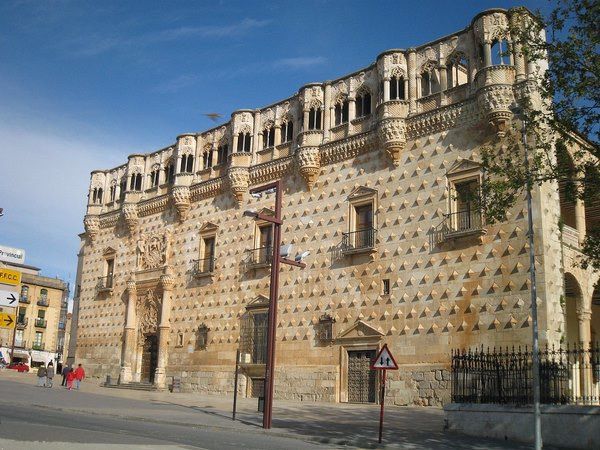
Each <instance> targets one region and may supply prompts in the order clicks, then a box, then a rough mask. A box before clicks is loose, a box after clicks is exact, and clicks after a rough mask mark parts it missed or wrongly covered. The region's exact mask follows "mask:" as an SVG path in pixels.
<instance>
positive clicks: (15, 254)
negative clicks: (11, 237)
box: [0, 245, 25, 264]
mask: <svg viewBox="0 0 600 450" xmlns="http://www.w3.org/2000/svg"><path fill="white" fill-rule="evenodd" d="M0 261H4V262H9V263H17V264H25V250H23V249H22V248H12V247H6V246H5V245H0Z"/></svg>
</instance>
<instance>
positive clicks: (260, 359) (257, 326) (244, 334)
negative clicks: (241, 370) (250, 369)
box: [240, 312, 268, 364]
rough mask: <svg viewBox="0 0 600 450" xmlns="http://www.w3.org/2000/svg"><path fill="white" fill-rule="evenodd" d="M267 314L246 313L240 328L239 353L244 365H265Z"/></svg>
mask: <svg viewBox="0 0 600 450" xmlns="http://www.w3.org/2000/svg"><path fill="white" fill-rule="evenodd" d="M267 317H268V315H267V313H266V312H255V313H247V314H246V315H245V316H244V317H243V318H242V322H241V327H240V353H242V354H243V355H246V356H245V357H244V358H245V360H244V362H245V363H249V364H265V363H266V361H267Z"/></svg>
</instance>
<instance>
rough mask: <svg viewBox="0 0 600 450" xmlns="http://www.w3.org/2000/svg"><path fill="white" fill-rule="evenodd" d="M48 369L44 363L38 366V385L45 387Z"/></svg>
mask: <svg viewBox="0 0 600 450" xmlns="http://www.w3.org/2000/svg"><path fill="white" fill-rule="evenodd" d="M47 373H48V371H47V370H46V366H44V365H43V364H42V365H41V366H40V367H38V371H37V376H38V384H37V385H38V387H44V386H45V385H46V374H47Z"/></svg>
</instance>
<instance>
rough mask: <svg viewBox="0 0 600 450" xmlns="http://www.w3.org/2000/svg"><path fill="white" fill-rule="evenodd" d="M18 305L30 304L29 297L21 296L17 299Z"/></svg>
mask: <svg viewBox="0 0 600 450" xmlns="http://www.w3.org/2000/svg"><path fill="white" fill-rule="evenodd" d="M19 303H30V302H29V297H28V296H26V295H21V296H20V297H19Z"/></svg>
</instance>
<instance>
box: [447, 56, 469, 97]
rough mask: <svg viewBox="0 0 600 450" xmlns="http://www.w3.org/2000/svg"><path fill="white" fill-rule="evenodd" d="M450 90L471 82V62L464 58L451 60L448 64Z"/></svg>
mask: <svg viewBox="0 0 600 450" xmlns="http://www.w3.org/2000/svg"><path fill="white" fill-rule="evenodd" d="M446 73H447V76H446V78H447V80H448V89H450V88H453V87H456V86H460V85H462V84H466V83H467V82H468V81H469V61H468V60H467V58H465V57H464V56H462V55H461V56H456V57H454V58H451V59H450V61H449V62H448V63H447V64H446Z"/></svg>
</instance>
